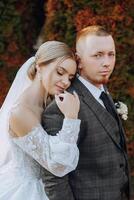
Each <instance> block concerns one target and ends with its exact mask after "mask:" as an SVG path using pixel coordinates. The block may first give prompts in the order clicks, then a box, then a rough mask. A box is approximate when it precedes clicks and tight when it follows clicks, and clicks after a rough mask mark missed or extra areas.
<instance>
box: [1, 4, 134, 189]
mask: <svg viewBox="0 0 134 200" xmlns="http://www.w3.org/2000/svg"><path fill="white" fill-rule="evenodd" d="M94 24H99V25H105V26H106V27H107V29H108V30H109V31H111V32H112V33H113V36H114V38H115V41H116V48H117V62H116V67H115V71H114V73H113V75H112V77H111V81H110V82H109V85H108V87H109V90H110V91H111V93H112V95H113V97H114V99H116V100H119V101H122V102H124V103H126V104H127V105H128V109H129V115H128V120H127V121H124V122H123V123H124V127H125V129H126V134H127V147H128V153H129V161H130V168H131V177H132V185H133V186H132V188H133V190H134V1H133V0H115V1H114V0H46V1H45V0H34V1H30V0H10V1H8V0H1V1H0V106H1V105H2V102H3V101H4V98H5V95H6V93H7V91H8V89H9V87H10V85H11V83H12V81H13V78H14V76H15V74H16V72H17V70H18V69H19V67H20V66H21V64H22V63H23V62H24V61H26V59H28V58H29V57H30V56H32V55H33V54H34V53H35V51H36V49H37V48H38V46H39V45H40V44H41V43H42V42H44V41H47V40H60V41H63V42H66V43H67V44H68V45H69V46H70V47H72V48H73V49H75V37H76V32H77V31H79V30H80V29H82V28H84V27H86V26H88V25H94Z"/></svg>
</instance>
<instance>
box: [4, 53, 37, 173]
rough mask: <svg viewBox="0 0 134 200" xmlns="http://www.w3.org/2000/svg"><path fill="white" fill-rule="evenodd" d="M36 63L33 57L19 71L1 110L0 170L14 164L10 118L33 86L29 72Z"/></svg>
mask: <svg viewBox="0 0 134 200" xmlns="http://www.w3.org/2000/svg"><path fill="white" fill-rule="evenodd" d="M34 62H35V57H31V58H30V59H28V60H27V61H26V62H25V63H24V64H23V65H22V67H21V68H20V69H19V71H18V72H17V75H16V77H15V79H14V81H13V84H12V86H11V88H10V90H9V92H8V94H7V96H6V98H5V101H4V103H3V105H2V107H1V109H0V170H2V169H3V170H6V168H7V167H9V166H10V164H13V156H12V148H11V145H10V139H9V116H10V112H11V109H12V107H13V106H14V105H15V104H16V103H17V101H18V99H19V97H20V96H21V95H22V93H23V92H24V90H25V89H26V88H28V87H29V86H30V84H31V80H30V79H29V78H28V75H27V70H28V68H29V67H30V66H31V65H32V64H33V63H34ZM0 172H1V171H0Z"/></svg>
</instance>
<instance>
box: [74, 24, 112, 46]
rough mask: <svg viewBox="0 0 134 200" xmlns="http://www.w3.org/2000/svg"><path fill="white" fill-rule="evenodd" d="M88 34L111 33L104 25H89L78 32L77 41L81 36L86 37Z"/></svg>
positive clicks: (104, 34)
mask: <svg viewBox="0 0 134 200" xmlns="http://www.w3.org/2000/svg"><path fill="white" fill-rule="evenodd" d="M88 35H96V36H109V35H111V33H110V32H108V30H106V28H105V27H104V26H99V25H95V26H87V27H86V28H83V29H82V30H80V31H79V32H78V33H77V36H76V43H77V42H78V40H79V39H80V38H83V37H86V36H88Z"/></svg>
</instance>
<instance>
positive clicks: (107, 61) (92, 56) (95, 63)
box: [77, 35, 115, 87]
mask: <svg viewBox="0 0 134 200" xmlns="http://www.w3.org/2000/svg"><path fill="white" fill-rule="evenodd" d="M77 53H78V56H79V58H80V64H79V68H80V74H81V76H82V77H83V78H85V79H87V80H88V81H90V82H91V83H92V84H94V85H95V86H96V87H100V85H101V84H106V83H107V82H108V79H109V77H110V75H111V73H112V71H113V69H114V65H115V44H114V40H113V38H112V36H110V35H109V36H96V35H89V36H86V37H83V38H81V39H80V44H79V52H77Z"/></svg>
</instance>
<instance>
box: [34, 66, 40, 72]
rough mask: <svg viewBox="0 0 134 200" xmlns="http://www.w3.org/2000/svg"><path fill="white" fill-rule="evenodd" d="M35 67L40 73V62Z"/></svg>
mask: <svg viewBox="0 0 134 200" xmlns="http://www.w3.org/2000/svg"><path fill="white" fill-rule="evenodd" d="M35 68H36V71H37V72H38V73H40V71H41V69H40V67H39V65H38V64H36V66H35Z"/></svg>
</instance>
